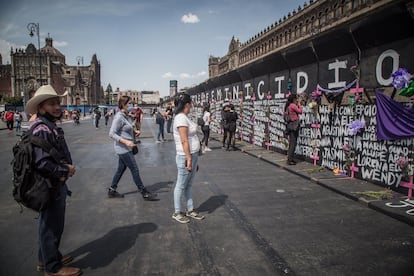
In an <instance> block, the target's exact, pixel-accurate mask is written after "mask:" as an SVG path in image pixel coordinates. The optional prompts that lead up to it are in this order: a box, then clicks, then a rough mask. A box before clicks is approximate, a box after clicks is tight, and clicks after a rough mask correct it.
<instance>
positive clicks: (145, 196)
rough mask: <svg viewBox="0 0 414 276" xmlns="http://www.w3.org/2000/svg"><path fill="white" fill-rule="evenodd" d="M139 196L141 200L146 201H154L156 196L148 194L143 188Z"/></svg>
mask: <svg viewBox="0 0 414 276" xmlns="http://www.w3.org/2000/svg"><path fill="white" fill-rule="evenodd" d="M141 194H142V198H143V199H144V200H148V201H152V200H155V199H156V197H157V194H153V193H151V192H149V191H148V190H147V189H145V188H144V189H143V190H142V191H141Z"/></svg>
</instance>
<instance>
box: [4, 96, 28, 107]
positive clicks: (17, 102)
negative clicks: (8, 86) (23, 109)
mask: <svg viewBox="0 0 414 276" xmlns="http://www.w3.org/2000/svg"><path fill="white" fill-rule="evenodd" d="M4 102H5V103H6V104H9V105H12V106H22V105H23V98H22V97H4Z"/></svg>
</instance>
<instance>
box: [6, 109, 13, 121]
mask: <svg viewBox="0 0 414 276" xmlns="http://www.w3.org/2000/svg"><path fill="white" fill-rule="evenodd" d="M6 121H13V112H10V111H7V112H6Z"/></svg>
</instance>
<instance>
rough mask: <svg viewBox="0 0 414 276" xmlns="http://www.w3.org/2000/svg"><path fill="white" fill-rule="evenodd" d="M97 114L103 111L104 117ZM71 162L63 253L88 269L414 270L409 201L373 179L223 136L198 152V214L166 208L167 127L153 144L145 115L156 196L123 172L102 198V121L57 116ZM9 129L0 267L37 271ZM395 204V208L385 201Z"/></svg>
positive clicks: (108, 150)
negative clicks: (183, 220) (15, 184)
mask: <svg viewBox="0 0 414 276" xmlns="http://www.w3.org/2000/svg"><path fill="white" fill-rule="evenodd" d="M101 125H102V122H101ZM63 128H64V130H65V135H66V139H67V141H68V144H69V147H70V149H71V152H72V157H73V160H74V163H75V165H76V168H77V171H76V174H75V176H74V177H73V178H72V179H70V180H69V181H68V185H69V187H70V189H71V190H72V192H73V195H72V197H71V198H69V199H68V204H67V212H66V227H65V232H64V234H63V239H62V243H61V250H62V252H63V253H64V254H71V255H72V256H73V257H75V260H74V262H73V263H72V265H73V266H77V267H80V268H82V269H83V271H84V275H249V276H250V275H413V274H414V262H413V260H414V231H413V225H414V223H413V221H414V219H413V216H412V215H411V212H410V211H412V212H413V213H414V210H412V209H414V201H408V200H406V199H404V198H401V196H402V195H401V194H394V196H395V198H394V199H388V200H373V199H369V198H366V197H363V196H361V195H360V194H358V192H363V191H380V190H383V188H381V187H378V186H376V185H373V184H370V183H367V182H364V181H361V180H356V179H350V178H349V177H344V176H342V177H336V176H334V175H333V173H332V172H331V171H329V170H326V169H319V168H318V167H314V166H313V164H311V163H307V162H299V163H298V164H297V165H296V166H289V167H288V166H286V165H285V163H286V156H284V155H282V154H279V153H274V152H270V151H266V150H265V149H262V148H257V147H254V146H252V145H246V144H243V143H238V144H237V147H238V148H239V149H240V150H238V151H231V152H226V151H224V150H222V149H221V143H219V142H218V140H219V139H220V136H219V135H213V139H212V140H211V142H210V148H211V149H212V150H213V151H211V152H207V153H206V154H204V155H203V156H201V157H200V159H199V166H200V169H199V172H198V173H197V175H196V178H195V182H194V201H195V206H196V207H197V208H198V210H199V211H200V212H201V213H202V214H203V215H205V216H206V218H205V219H204V220H201V221H194V220H192V221H191V223H189V224H179V223H178V222H176V221H174V220H173V219H172V218H171V215H172V212H173V189H174V183H175V180H176V165H175V146H174V142H173V141H172V136H171V135H169V134H167V135H166V138H167V139H168V141H167V142H165V143H161V144H157V143H155V137H156V131H157V125H155V123H154V121H153V119H152V118H145V120H144V124H143V134H142V137H141V141H142V142H141V144H140V152H139V154H138V155H137V161H138V164H139V167H140V171H141V175H142V178H143V181H144V184H145V185H146V186H147V187H148V189H149V190H151V191H154V192H156V193H158V196H159V201H153V202H147V201H144V200H142V198H141V197H140V194H138V193H137V191H136V187H135V185H134V184H133V182H132V177H131V175H130V173H129V172H128V171H127V172H126V175H125V176H124V177H123V178H122V179H121V182H120V184H119V188H118V190H119V192H121V193H123V194H125V198H123V199H118V198H115V199H112V198H111V199H109V198H107V188H108V187H109V185H110V182H111V179H112V176H113V173H114V171H115V167H116V162H117V159H116V156H115V153H114V150H113V143H112V141H111V140H110V138H109V137H108V131H109V128H105V127H104V126H101V127H100V128H99V129H95V127H94V126H93V124H92V122H91V120H90V119H87V120H83V121H81V124H80V125H79V126H74V125H73V124H72V123H71V122H65V123H64V124H63ZM16 140H17V137H16V136H15V135H14V134H13V133H9V132H8V131H7V130H0V145H1V146H0V162H1V164H3V166H2V167H1V169H0V179H1V189H0V200H1V204H0V211H1V212H0V239H1V249H2V250H1V251H0V252H1V253H0V260H1V266H0V275H42V273H40V272H36V270H35V265H36V262H37V227H38V225H37V224H38V220H37V219H36V217H37V215H36V213H33V212H31V211H29V210H24V211H23V213H20V207H19V206H18V205H17V203H16V202H14V201H13V199H12V196H11V190H12V188H11V175H12V172H11V167H10V160H11V157H12V152H11V147H12V146H13V144H14V143H15V141H16ZM393 206H394V207H393Z"/></svg>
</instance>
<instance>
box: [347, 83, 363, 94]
mask: <svg viewBox="0 0 414 276" xmlns="http://www.w3.org/2000/svg"><path fill="white" fill-rule="evenodd" d="M349 93H352V94H354V95H355V94H357V93H358V94H359V93H364V88H362V87H359V81H357V82H356V86H355V88H351V89H350V90H349Z"/></svg>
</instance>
